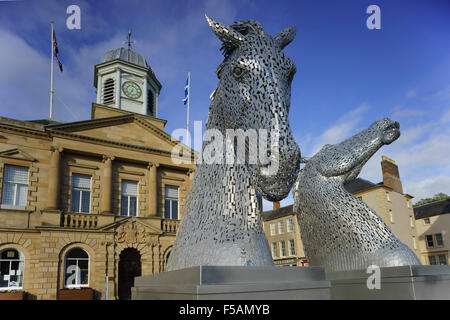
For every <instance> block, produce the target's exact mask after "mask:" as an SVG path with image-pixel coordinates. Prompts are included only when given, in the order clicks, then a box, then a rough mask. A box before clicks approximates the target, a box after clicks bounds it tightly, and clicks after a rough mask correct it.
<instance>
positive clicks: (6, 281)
mask: <svg viewBox="0 0 450 320" xmlns="http://www.w3.org/2000/svg"><path fill="white" fill-rule="evenodd" d="M23 265H24V258H23V255H22V253H21V252H19V251H17V250H14V249H6V250H3V251H2V252H0V289H7V290H11V289H22V284H23Z"/></svg>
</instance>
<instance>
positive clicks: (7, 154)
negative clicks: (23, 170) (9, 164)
mask: <svg viewBox="0 0 450 320" xmlns="http://www.w3.org/2000/svg"><path fill="white" fill-rule="evenodd" d="M0 158H9V159H15V160H25V161H30V162H34V161H36V158H34V157H32V156H31V155H29V154H28V153H26V152H25V151H23V150H21V149H19V148H13V149H8V150H4V151H0Z"/></svg>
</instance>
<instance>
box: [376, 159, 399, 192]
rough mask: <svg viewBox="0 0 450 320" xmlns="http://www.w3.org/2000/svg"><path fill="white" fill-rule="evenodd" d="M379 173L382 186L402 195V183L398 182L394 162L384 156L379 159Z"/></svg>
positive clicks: (396, 167) (397, 173)
mask: <svg viewBox="0 0 450 320" xmlns="http://www.w3.org/2000/svg"><path fill="white" fill-rule="evenodd" d="M381 159H382V160H381V171H382V172H383V184H384V185H385V186H387V187H389V188H392V190H394V191H397V192H399V193H403V187H402V182H401V181H400V174H399V172H398V166H397V165H396V164H395V161H394V160H392V159H389V158H388V157H386V156H382V157H381Z"/></svg>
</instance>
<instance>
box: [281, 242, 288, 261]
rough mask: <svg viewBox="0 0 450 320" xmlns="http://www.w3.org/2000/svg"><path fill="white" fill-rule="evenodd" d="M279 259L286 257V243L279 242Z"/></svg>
mask: <svg viewBox="0 0 450 320" xmlns="http://www.w3.org/2000/svg"><path fill="white" fill-rule="evenodd" d="M283 249H284V250H283ZM280 257H287V250H286V241H284V240H281V241H280Z"/></svg>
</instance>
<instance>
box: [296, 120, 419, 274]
mask: <svg viewBox="0 0 450 320" xmlns="http://www.w3.org/2000/svg"><path fill="white" fill-rule="evenodd" d="M399 136H400V126H399V124H398V122H396V121H392V120H390V119H388V118H385V119H381V120H378V121H375V122H374V123H373V124H372V125H371V126H369V127H368V128H367V129H365V130H362V131H361V132H359V133H357V134H355V135H354V136H353V137H350V138H348V139H347V140H344V141H342V142H341V143H338V144H335V145H325V146H323V147H322V149H320V151H319V152H317V153H316V154H315V155H314V156H313V157H311V158H310V159H308V160H307V161H306V165H305V167H304V168H303V169H302V170H301V172H300V174H299V176H298V180H297V182H296V183H295V186H294V201H295V206H294V207H295V208H294V211H295V212H296V214H297V217H298V219H297V220H298V223H299V227H300V230H301V237H302V242H303V246H304V248H305V253H306V255H307V257H308V259H309V261H310V264H311V265H313V266H322V267H324V268H325V270H326V271H344V270H355V269H366V268H367V267H368V266H370V265H377V266H379V267H390V266H402V265H415V264H420V262H419V261H418V259H417V257H416V255H415V254H414V252H413V251H412V250H411V249H410V248H409V247H408V246H406V245H405V244H404V243H402V242H401V241H400V240H399V239H398V238H397V237H396V236H395V235H394V233H393V232H392V231H391V229H390V228H389V227H388V226H387V225H386V223H385V222H384V220H383V219H382V218H381V217H380V216H379V215H378V214H377V212H375V210H373V209H372V208H370V207H369V206H368V205H367V204H366V203H364V202H363V201H362V200H360V199H358V198H357V197H355V196H354V195H352V194H351V193H350V192H348V191H347V190H346V189H345V188H344V184H345V183H348V182H350V181H352V180H354V179H355V178H356V177H357V176H358V174H359V173H360V171H361V169H362V168H363V166H364V164H366V162H367V161H368V160H369V159H370V158H371V157H372V156H373V155H374V154H375V152H377V151H378V149H380V148H381V147H382V146H383V145H386V144H390V143H392V142H394V141H395V140H397V138H398V137H399Z"/></svg>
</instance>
